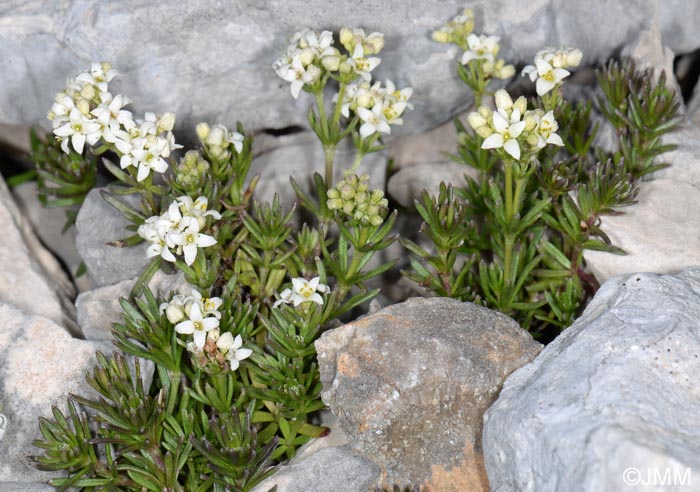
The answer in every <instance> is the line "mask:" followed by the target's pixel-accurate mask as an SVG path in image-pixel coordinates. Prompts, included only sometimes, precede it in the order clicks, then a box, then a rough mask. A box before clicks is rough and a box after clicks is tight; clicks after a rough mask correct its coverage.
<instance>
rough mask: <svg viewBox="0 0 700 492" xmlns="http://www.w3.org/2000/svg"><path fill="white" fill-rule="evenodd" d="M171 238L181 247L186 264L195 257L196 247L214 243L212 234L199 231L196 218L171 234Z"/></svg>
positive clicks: (191, 261)
mask: <svg viewBox="0 0 700 492" xmlns="http://www.w3.org/2000/svg"><path fill="white" fill-rule="evenodd" d="M171 238H172V240H173V242H174V243H175V244H177V245H178V246H180V247H181V248H182V251H183V253H184V255H185V263H186V264H187V265H188V266H189V265H192V263H194V260H195V258H196V257H197V248H207V247H209V246H213V245H215V244H216V239H214V238H213V237H212V236H209V235H207V234H202V233H200V232H199V224H198V223H197V221H196V220H195V221H190V222H189V223H188V225H187V227H186V228H185V229H184V230H183V231H182V232H179V233H176V234H172V235H171Z"/></svg>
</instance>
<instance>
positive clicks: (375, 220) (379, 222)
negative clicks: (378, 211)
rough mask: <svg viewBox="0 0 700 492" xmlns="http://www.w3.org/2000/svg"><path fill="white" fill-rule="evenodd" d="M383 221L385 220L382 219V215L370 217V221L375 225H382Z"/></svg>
mask: <svg viewBox="0 0 700 492" xmlns="http://www.w3.org/2000/svg"><path fill="white" fill-rule="evenodd" d="M382 222H384V219H382V217H381V215H375V216H374V217H372V218H371V219H369V223H370V224H372V225H373V226H375V227H378V226H380V225H382Z"/></svg>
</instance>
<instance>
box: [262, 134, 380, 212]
mask: <svg viewBox="0 0 700 492" xmlns="http://www.w3.org/2000/svg"><path fill="white" fill-rule="evenodd" d="M283 141H284V145H282V146H278V145H275V144H274V142H272V141H271V139H269V138H268V139H267V140H266V145H267V146H269V147H268V148H271V150H270V151H268V152H265V153H262V154H260V155H258V156H257V157H255V158H254V159H253V162H252V164H251V166H250V173H249V174H250V176H253V175H255V174H259V175H260V181H259V182H258V186H257V188H256V189H255V196H256V198H257V200H259V201H261V202H270V201H272V199H273V197H274V195H275V194H277V195H279V197H280V201H281V203H282V204H284V205H285V206H286V207H291V205H292V204H293V203H294V202H295V200H296V194H295V193H294V189H293V188H292V185H291V184H290V181H289V178H290V176H291V177H293V178H294V180H295V181H296V182H297V184H298V185H299V186H300V187H301V189H302V190H303V191H304V192H306V193H308V194H310V195H313V194H312V190H314V189H315V188H314V185H313V176H314V174H315V173H319V174H320V175H321V176H324V175H325V164H324V162H325V161H324V157H323V148H322V147H321V143H320V142H319V141H318V138H317V137H316V135H314V134H313V133H311V132H300V133H295V134H293V135H288V136H285V137H283ZM355 155H356V150H355V147H354V145H353V144H352V141H351V140H349V139H346V140H345V141H343V142H341V144H340V145H338V148H337V149H336V153H335V165H334V168H333V170H334V179H335V182H337V181H338V180H340V179H342V178H343V171H344V170H349V169H350V168H351V167H352V165H353V161H354V160H355ZM386 160H387V159H386V156H384V154H383V153H382V152H376V153H372V154H368V155H366V156H365V157H364V159H363V160H362V163H361V164H360V167H359V170H358V174H363V173H367V174H369V176H370V187H371V188H378V189H380V190H383V189H384V185H385V183H386V180H385V176H384V170H385V168H386Z"/></svg>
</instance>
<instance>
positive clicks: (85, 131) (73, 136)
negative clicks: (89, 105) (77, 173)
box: [53, 107, 102, 154]
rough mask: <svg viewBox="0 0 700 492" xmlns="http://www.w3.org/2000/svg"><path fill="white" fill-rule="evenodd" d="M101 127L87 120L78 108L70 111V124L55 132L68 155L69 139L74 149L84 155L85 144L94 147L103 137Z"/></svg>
mask: <svg viewBox="0 0 700 492" xmlns="http://www.w3.org/2000/svg"><path fill="white" fill-rule="evenodd" d="M100 130H101V127H100V125H99V123H97V122H96V121H93V120H90V119H88V118H86V117H85V116H84V115H83V114H82V113H81V112H80V111H79V110H78V108H75V107H74V108H73V109H71V110H70V113H69V116H68V122H66V123H65V124H63V125H62V126H60V127H58V128H56V129H55V130H54V131H53V132H54V134H56V135H57V136H58V137H61V139H62V141H61V148H62V149H63V151H64V152H65V153H66V154H68V153H69V152H70V149H69V148H68V137H70V142H71V144H73V148H74V149H75V151H76V152H77V153H78V154H82V153H83V149H84V147H85V142H87V143H88V144H89V145H94V144H95V143H96V142H97V141H98V140H99V139H100V137H101V136H102V135H101V133H100Z"/></svg>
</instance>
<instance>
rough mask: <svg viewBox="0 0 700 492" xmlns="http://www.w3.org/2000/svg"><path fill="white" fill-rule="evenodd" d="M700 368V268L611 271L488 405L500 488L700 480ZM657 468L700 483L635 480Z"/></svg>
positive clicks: (488, 436)
mask: <svg viewBox="0 0 700 492" xmlns="http://www.w3.org/2000/svg"><path fill="white" fill-rule="evenodd" d="M699 378H700V268H697V267H696V268H690V269H687V270H684V271H683V272H682V273H680V274H678V275H675V276H671V275H656V274H650V273H649V274H635V275H632V276H620V277H616V278H614V279H611V280H609V281H608V282H606V283H605V284H604V285H603V286H602V287H601V288H600V290H599V291H598V293H597V294H596V296H595V297H594V298H593V300H592V301H591V303H590V304H589V305H588V307H587V308H586V311H585V312H584V313H583V315H582V316H581V318H580V319H578V320H577V321H576V322H575V323H574V324H573V325H572V326H571V327H570V328H568V329H567V330H565V331H564V332H562V334H561V335H560V336H559V337H558V338H557V339H555V340H554V341H553V342H552V343H551V344H549V345H548V346H547V347H546V348H545V349H544V350H543V351H542V353H541V354H540V355H539V356H538V357H537V358H536V359H535V360H534V361H533V362H532V363H530V364H528V365H526V366H524V367H522V368H521V369H519V370H517V371H515V372H514V373H513V374H512V375H511V376H510V377H509V378H508V379H507V380H506V382H505V384H504V385H503V390H502V391H501V394H500V396H499V397H498V400H497V401H496V403H494V404H493V406H492V407H491V408H490V409H489V410H488V411H487V412H486V415H485V417H484V439H483V444H484V459H485V462H486V469H487V471H488V477H489V481H490V483H491V490H493V491H494V492H522V491H533V492H534V491H537V492H568V491H576V492H599V491H602V490H609V491H613V490H614V491H630V492H631V491H634V490H645V491H652V490H653V491H656V490H668V491H671V490H673V491H676V490H678V491H681V490H697V485H696V484H697V483H699V482H700V428H699V427H698V425H697V423H698V415H700V393H699V392H698V379H699ZM630 468H633V469H635V470H638V471H639V473H641V475H634V474H633V476H631V477H630V476H629V475H626V474H629V472H628V471H626V470H628V469H630ZM654 470H658V471H660V473H661V474H662V475H663V474H665V473H666V470H669V471H668V473H669V474H670V476H678V477H685V476H686V474H688V475H689V477H688V480H689V481H688V482H684V483H685V485H686V486H687V485H693V486H694V487H695V488H692V489H691V488H687V487H682V486H680V485H682V484H680V485H679V484H676V485H679V486H678V487H673V486H672V484H670V483H666V485H668V486H669V488H666V487H663V488H656V487H653V486H651V485H649V487H646V486H644V487H637V486H638V485H639V484H640V482H637V483H636V485H637V486H634V483H633V484H632V485H627V484H628V483H629V480H630V479H632V480H642V481H647V477H649V476H650V475H649V474H650V473H654ZM687 470H690V472H688V471H687ZM625 477H627V479H628V482H625ZM652 478H653V477H652ZM683 479H684V480H685V478H683ZM641 483H642V484H643V483H644V482H641ZM649 483H651V482H648V481H647V484H649Z"/></svg>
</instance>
